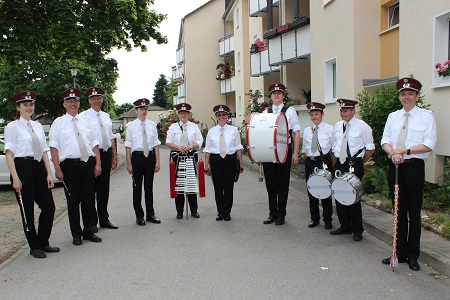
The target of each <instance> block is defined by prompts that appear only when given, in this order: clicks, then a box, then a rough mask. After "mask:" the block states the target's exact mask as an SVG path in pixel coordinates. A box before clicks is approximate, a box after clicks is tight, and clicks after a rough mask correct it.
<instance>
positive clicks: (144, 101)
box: [133, 98, 150, 108]
mask: <svg viewBox="0 0 450 300" xmlns="http://www.w3.org/2000/svg"><path fill="white" fill-rule="evenodd" d="M149 104H150V100H148V99H147V98H141V99H138V100H136V101H134V102H133V105H134V108H139V107H148V105H149Z"/></svg>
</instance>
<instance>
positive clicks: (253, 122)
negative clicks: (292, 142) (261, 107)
mask: <svg viewBox="0 0 450 300" xmlns="http://www.w3.org/2000/svg"><path fill="white" fill-rule="evenodd" d="M247 124H248V125H247V134H246V141H247V149H248V157H249V158H250V160H251V161H252V162H271V163H284V162H285V161H286V158H287V155H288V146H289V145H288V138H289V129H288V122H287V119H286V115H285V114H284V113H279V114H270V113H266V114H263V113H261V114H260V113H254V114H251V115H250V118H249V121H248V123H247Z"/></svg>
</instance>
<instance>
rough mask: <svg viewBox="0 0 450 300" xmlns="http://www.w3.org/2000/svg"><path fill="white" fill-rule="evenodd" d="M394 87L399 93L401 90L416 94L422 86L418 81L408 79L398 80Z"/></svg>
mask: <svg viewBox="0 0 450 300" xmlns="http://www.w3.org/2000/svg"><path fill="white" fill-rule="evenodd" d="M395 86H396V87H397V90H398V91H399V92H401V91H403V90H413V91H416V92H418V91H419V90H420V89H421V88H422V84H421V83H420V81H419V80H417V79H414V78H409V77H404V78H401V79H399V80H398V81H397V84H396V85H395Z"/></svg>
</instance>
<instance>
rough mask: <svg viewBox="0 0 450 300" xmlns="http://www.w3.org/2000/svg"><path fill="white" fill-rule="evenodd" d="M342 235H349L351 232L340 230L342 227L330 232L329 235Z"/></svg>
mask: <svg viewBox="0 0 450 300" xmlns="http://www.w3.org/2000/svg"><path fill="white" fill-rule="evenodd" d="M344 233H345V234H350V233H352V231H351V230H350V229H344V228H342V226H341V227H339V228H338V229H336V230H333V231H330V234H331V235H340V234H344Z"/></svg>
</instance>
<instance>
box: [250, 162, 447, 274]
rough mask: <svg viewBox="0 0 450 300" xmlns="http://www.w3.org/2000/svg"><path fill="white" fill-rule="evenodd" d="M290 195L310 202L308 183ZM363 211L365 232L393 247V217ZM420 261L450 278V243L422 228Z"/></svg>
mask: <svg viewBox="0 0 450 300" xmlns="http://www.w3.org/2000/svg"><path fill="white" fill-rule="evenodd" d="M243 159H244V165H245V167H246V168H247V169H250V170H252V171H254V172H257V173H258V174H259V167H258V165H257V164H252V163H251V162H250V159H249V158H248V156H247V155H243ZM292 180H301V181H304V180H305V179H303V178H300V176H298V175H297V174H296V173H295V172H292V173H291V181H292ZM289 194H290V195H289V196H290V197H299V198H300V199H297V200H300V201H304V202H305V203H307V202H308V193H307V190H306V183H305V184H301V185H297V186H295V185H291V186H290V191H289ZM333 209H334V214H335V215H334V216H335V218H334V220H335V222H334V223H335V224H338V223H337V216H336V210H335V204H334V203H333ZM362 210H363V223H364V229H365V231H366V232H368V233H370V234H371V235H373V236H375V237H376V238H378V239H380V240H382V241H383V242H385V243H387V244H389V245H391V244H392V231H393V220H392V216H391V215H390V214H387V213H385V212H382V211H380V210H378V209H376V208H374V207H372V206H369V205H362ZM306 224H307V221H305V227H306ZM390 254H391V253H386V255H385V257H388V256H389V255H390ZM385 257H380V264H381V260H382V259H383V258H385ZM419 261H420V262H421V263H423V264H425V265H428V266H430V267H432V268H433V269H434V270H436V271H438V272H440V273H442V274H444V275H446V276H450V241H447V240H446V239H444V238H442V237H440V236H439V235H437V234H435V233H433V232H431V231H428V230H424V229H423V228H422V238H421V251H420V257H419Z"/></svg>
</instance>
